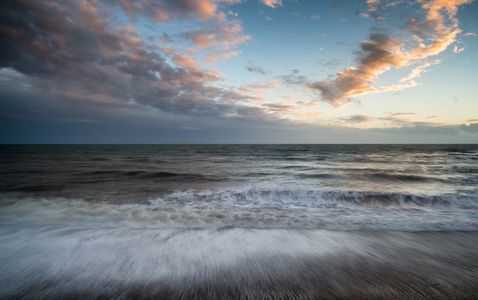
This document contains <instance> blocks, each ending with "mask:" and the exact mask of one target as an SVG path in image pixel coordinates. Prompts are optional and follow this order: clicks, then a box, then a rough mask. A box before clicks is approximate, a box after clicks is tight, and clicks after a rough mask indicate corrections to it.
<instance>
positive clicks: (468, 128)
mask: <svg viewBox="0 0 478 300" xmlns="http://www.w3.org/2000/svg"><path fill="white" fill-rule="evenodd" d="M459 128H460V129H461V130H463V131H464V132H466V133H471V134H478V123H471V124H463V125H461V126H460V127H459Z"/></svg>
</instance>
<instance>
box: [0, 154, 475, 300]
mask: <svg viewBox="0 0 478 300" xmlns="http://www.w3.org/2000/svg"><path fill="white" fill-rule="evenodd" d="M0 165H1V169H0V258H1V260H2V269H3V270H4V271H2V272H1V274H0V297H2V298H5V297H6V298H9V297H11V298H17V297H26V298H32V297H39V298H62V297H71V298H84V297H89V298H91V297H112V298H137V297H140V298H148V297H153V298H165V299H167V298H181V297H186V298H211V297H212V298H215V297H216V298H217V297H220V298H241V297H252V298H258V299H261V298H268V297H269V298H270V297H275V298H281V297H282V298H287V297H288V298H300V297H302V298H317V297H319V296H320V297H326V298H344V297H345V298H346V297H364V298H374V297H378V298H380V297H385V296H390V297H395V298H409V297H435V298H447V297H448V296H456V297H458V298H460V296H461V297H465V298H466V297H468V296H470V295H474V293H475V292H477V291H478V287H477V285H476V282H478V258H477V254H476V253H478V236H477V231H478V145H42V146H40V145H38V146H34V145H28V146H13V145H12V146H0ZM447 274H454V277H453V278H450V276H447Z"/></svg>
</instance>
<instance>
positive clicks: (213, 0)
mask: <svg viewBox="0 0 478 300" xmlns="http://www.w3.org/2000/svg"><path fill="white" fill-rule="evenodd" d="M109 2H112V3H113V2H115V1H113V0H109ZM117 2H118V4H119V5H120V6H121V8H122V9H123V11H124V12H125V14H126V15H127V16H128V17H130V19H135V17H136V16H137V15H138V14H142V15H146V16H147V17H149V18H150V19H151V20H160V21H170V20H172V19H174V18H183V19H187V18H196V17H197V18H198V20H200V21H203V22H206V21H209V20H211V19H212V18H213V17H214V16H215V15H216V11H217V9H218V4H221V3H229V4H232V3H238V2H241V0H181V1H176V0H156V1H151V0H140V1H130V0H118V1H117Z"/></svg>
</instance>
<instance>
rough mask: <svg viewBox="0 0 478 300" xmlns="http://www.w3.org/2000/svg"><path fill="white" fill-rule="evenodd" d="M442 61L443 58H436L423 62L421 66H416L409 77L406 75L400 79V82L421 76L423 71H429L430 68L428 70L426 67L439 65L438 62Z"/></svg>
mask: <svg viewBox="0 0 478 300" xmlns="http://www.w3.org/2000/svg"><path fill="white" fill-rule="evenodd" d="M441 61H442V60H441V59H436V60H434V61H431V62H425V63H423V64H422V65H421V66H418V67H416V68H414V69H413V70H412V71H411V72H410V74H409V75H408V76H407V77H404V78H402V79H400V83H402V82H406V81H410V80H412V79H414V78H417V77H420V76H421V73H422V72H428V70H426V68H428V67H431V66H433V65H437V64H439V63H441Z"/></svg>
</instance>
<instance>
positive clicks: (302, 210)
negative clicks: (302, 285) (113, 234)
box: [0, 189, 478, 231]
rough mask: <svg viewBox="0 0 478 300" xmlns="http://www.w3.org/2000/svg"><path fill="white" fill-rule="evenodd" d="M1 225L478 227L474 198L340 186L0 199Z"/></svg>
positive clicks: (439, 228) (328, 227) (411, 229)
mask: <svg viewBox="0 0 478 300" xmlns="http://www.w3.org/2000/svg"><path fill="white" fill-rule="evenodd" d="M0 206H1V207H0V223H18V222H19V223H22V222H33V223H38V224H44V225H45V224H46V225H48V224H51V223H64V222H67V223H73V224H79V225H82V224H90V225H91V224H97V225H98V226H106V227H116V226H127V227H135V228H150V227H154V228H156V227H159V228H210V227H213V228H223V227H241V228H295V229H302V228H303V229H333V230H392V231H422V230H431V231H436V230H438V231H443V230H464V231H467V230H478V214H477V213H476V211H477V209H478V197H476V196H458V195H434V196H431V195H405V194H398V193H376V192H357V191H339V190H301V189H297V190H293V189H277V190H260V189H235V190H234V189H222V190H206V191H204V190H202V191H196V190H187V191H173V192H170V193H166V194H164V195H162V196H160V197H156V198H153V199H150V200H149V201H147V202H139V203H131V202H130V203H123V204H114V203H112V202H111V203H110V202H108V203H104V202H102V203H94V202H91V201H89V202H85V201H83V200H81V199H65V198H38V197H37V198H33V197H29V198H18V197H16V196H12V195H8V194H4V195H2V196H1V197H0Z"/></svg>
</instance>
